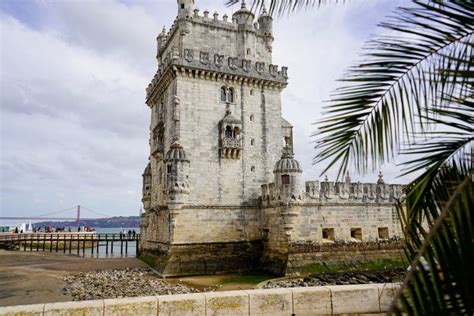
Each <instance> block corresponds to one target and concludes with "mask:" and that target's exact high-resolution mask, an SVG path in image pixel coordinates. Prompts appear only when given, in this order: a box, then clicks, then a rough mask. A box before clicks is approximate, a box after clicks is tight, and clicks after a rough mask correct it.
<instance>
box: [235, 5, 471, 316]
mask: <svg viewBox="0 0 474 316" xmlns="http://www.w3.org/2000/svg"><path fill="white" fill-rule="evenodd" d="M233 2H237V1H236V0H230V1H229V3H233ZM268 2H269V11H270V12H271V13H273V14H279V15H281V14H284V13H289V12H293V11H297V10H299V9H302V8H309V7H313V6H315V5H317V6H319V5H321V4H323V3H326V2H331V1H323V0H319V1H318V0H313V1H311V0H280V1H278V0H270V1H268ZM332 2H337V1H332ZM262 4H263V1H261V0H256V1H255V2H254V5H253V9H254V10H256V11H258V10H260V9H261V6H262ZM380 27H381V28H382V29H384V30H385V32H386V33H385V35H381V36H377V37H374V38H373V39H372V40H370V41H369V42H368V43H367V44H366V45H365V47H364V54H363V56H362V57H363V61H362V62H359V63H358V64H356V65H355V66H353V67H352V68H350V69H349V71H348V74H347V76H345V77H344V78H343V79H342V80H341V82H342V86H341V88H339V89H337V90H336V91H335V92H334V93H333V94H332V96H331V100H330V101H329V103H328V106H326V107H325V115H324V117H323V119H322V120H321V121H320V122H319V123H318V124H319V128H318V131H317V132H316V133H314V135H313V136H314V137H315V149H316V150H317V155H316V157H315V158H314V160H313V162H314V163H317V164H322V163H325V164H326V168H325V170H324V171H323V173H324V172H326V171H327V170H329V169H331V168H336V169H337V170H338V176H341V175H342V174H344V173H345V172H346V171H347V169H348V168H349V166H353V167H355V168H356V169H357V170H358V171H359V172H362V173H364V172H366V171H368V170H369V169H372V170H374V169H376V168H378V167H379V166H380V165H381V164H383V163H386V162H388V161H390V160H391V159H392V158H393V157H395V156H396V155H402V156H406V157H414V158H411V160H409V161H408V162H406V163H405V168H406V169H405V174H419V175H418V176H416V179H415V180H413V181H412V182H411V183H410V184H409V185H408V186H407V188H406V199H405V200H404V201H399V204H398V209H399V215H400V218H401V221H402V225H403V227H404V234H405V249H404V250H405V254H406V257H407V259H408V260H409V261H410V262H412V264H411V267H410V271H409V272H408V273H407V276H406V279H405V281H404V283H403V285H402V289H401V290H400V292H399V293H398V295H397V297H396V299H395V301H394V304H393V306H392V308H391V310H390V313H396V314H400V313H407V312H408V313H409V314H421V315H430V314H447V313H451V314H473V313H474V269H473V268H472V267H474V214H473V211H474V201H473V199H474V192H473V181H474V174H473V168H472V161H473V158H474V148H473V147H474V146H473V145H474V117H473V113H474V76H473V74H474V58H473V55H474V54H473V47H474V44H473V43H474V38H473V37H474V35H473V31H474V2H473V1H472V0H449V1H448V0H444V1H441V0H438V1H436V0H431V1H430V0H425V1H422V0H413V1H412V2H411V4H410V6H409V7H405V8H398V9H396V10H395V11H394V12H393V14H392V15H391V16H389V17H388V18H386V20H385V21H384V22H383V23H381V24H380ZM421 259H423V260H421Z"/></svg>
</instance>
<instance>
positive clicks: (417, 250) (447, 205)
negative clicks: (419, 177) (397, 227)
mask: <svg viewBox="0 0 474 316" xmlns="http://www.w3.org/2000/svg"><path fill="white" fill-rule="evenodd" d="M459 167H460V166H453V167H449V168H448V167H446V168H442V169H441V171H440V174H439V175H438V178H437V180H436V181H434V185H433V189H432V191H431V192H430V193H431V194H433V196H436V197H437V198H436V199H435V204H430V205H426V206H425V211H426V213H427V214H431V215H432V216H433V215H434V217H433V218H435V221H434V222H432V223H431V225H430V227H429V230H428V231H427V229H426V228H427V227H426V223H425V225H423V224H421V223H422V222H419V221H412V222H410V221H409V219H408V218H407V217H406V216H404V215H403V213H404V207H403V205H402V204H399V205H398V210H399V214H400V218H401V219H402V222H403V223H404V225H405V227H406V229H405V231H404V232H405V243H406V247H405V253H406V256H407V258H408V259H409V260H410V261H411V262H412V264H411V265H410V270H409V273H408V274H407V276H406V278H405V280H404V283H403V285H402V287H401V290H400V291H399V293H398V294H397V296H396V299H395V302H394V304H393V305H392V307H391V310H390V311H389V313H395V314H402V313H404V312H409V313H410V314H417V315H431V314H449V313H451V314H471V315H472V313H473V312H474V305H473V303H474V270H473V269H472V266H474V250H473V249H474V248H473V246H474V245H473V240H474V217H473V216H472V215H473V214H472V210H473V209H474V190H473V189H474V188H473V183H472V181H471V179H470V176H467V177H466V176H464V175H463V174H461V173H459V172H458V170H459ZM461 169H462V168H461ZM433 213H436V214H433ZM430 217H431V216H430ZM427 222H429V221H427ZM422 258H424V259H425V260H424V261H422V260H421V259H422Z"/></svg>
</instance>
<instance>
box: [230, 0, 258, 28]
mask: <svg viewBox="0 0 474 316" xmlns="http://www.w3.org/2000/svg"><path fill="white" fill-rule="evenodd" d="M254 18H255V15H254V14H253V13H252V11H250V10H249V9H247V5H246V4H245V0H242V4H241V6H240V10H238V11H237V12H235V13H234V14H233V15H232V20H234V21H236V23H237V24H238V25H239V28H250V29H253V20H254Z"/></svg>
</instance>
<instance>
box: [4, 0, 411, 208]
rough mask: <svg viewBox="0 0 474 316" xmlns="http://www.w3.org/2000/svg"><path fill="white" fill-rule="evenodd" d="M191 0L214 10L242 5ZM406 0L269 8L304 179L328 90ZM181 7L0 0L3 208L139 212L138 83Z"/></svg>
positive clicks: (142, 135)
mask: <svg viewBox="0 0 474 316" xmlns="http://www.w3.org/2000/svg"><path fill="white" fill-rule="evenodd" d="M196 2H197V5H196V6H197V7H198V8H199V9H201V12H202V11H204V9H209V11H210V12H214V11H216V10H217V11H218V12H219V13H220V16H222V15H223V14H224V13H225V12H227V13H228V14H229V15H230V14H231V13H232V12H233V11H234V10H235V9H236V8H237V7H238V6H235V7H234V8H226V7H225V5H224V1H204V0H196ZM403 3H406V0H353V1H350V2H348V3H346V4H337V5H327V6H323V7H322V8H320V9H319V10H317V9H314V10H311V11H308V12H301V13H299V14H294V15H291V16H289V17H284V18H278V19H276V20H275V23H274V36H275V43H274V49H273V52H274V53H273V54H274V63H275V64H278V65H280V66H281V65H286V66H288V67H289V76H290V80H289V85H288V87H287V88H286V90H285V91H284V93H283V95H282V103H283V113H284V116H285V118H286V119H288V120H289V121H290V122H291V123H293V125H294V126H295V128H294V137H295V152H296V158H297V159H298V160H299V161H300V162H301V163H302V165H303V167H304V179H305V180H309V179H318V178H319V174H320V172H321V170H322V169H323V166H318V165H316V166H314V165H312V164H311V160H312V157H313V156H314V155H315V152H314V149H313V148H312V144H311V141H312V139H311V137H310V134H311V133H312V132H313V131H314V130H315V127H314V126H313V125H312V123H314V122H316V121H317V120H318V119H319V118H320V117H321V105H322V103H323V101H324V100H327V99H328V98H329V95H330V92H331V91H332V90H334V89H335V88H336V87H337V83H336V80H337V79H339V78H341V77H342V75H343V73H344V71H345V70H346V69H347V68H348V67H349V66H350V65H351V64H352V63H353V62H354V61H356V60H358V59H359V53H360V48H361V46H362V44H363V43H364V41H365V40H367V39H368V38H369V36H370V35H371V34H373V33H376V32H378V31H377V28H376V25H377V23H378V22H380V21H381V20H382V19H383V18H384V16H386V15H387V14H389V13H390V11H391V10H393V9H394V8H395V7H396V6H397V5H400V4H403ZM176 11H177V5H176V1H173V0H168V1H164V0H139V1H135V0H133V1H132V0H129V1H112V0H84V1H79V0H57V1H46V0H38V1H34V0H21V1H17V0H2V1H0V32H1V34H0V54H1V55H0V60H1V65H0V66H1V67H0V71H1V73H0V76H1V77H0V80H1V83H0V103H1V109H0V116H1V122H0V124H1V126H0V129H1V144H0V145H1V148H0V149H1V161H0V164H1V174H0V176H1V178H0V185H1V192H0V194H1V205H0V207H1V209H0V215H3V216H26V215H33V214H36V215H39V214H44V213H49V212H54V211H57V210H61V209H65V208H68V207H71V206H74V205H77V204H82V205H84V206H86V207H88V208H90V209H93V210H97V211H100V212H102V213H105V214H111V215H137V214H138V210H139V209H140V207H141V202H140V200H141V173H142V171H143V168H144V167H145V165H146V163H147V157H148V153H149V149H148V126H149V110H148V108H147V107H146V106H145V103H144V99H145V87H146V86H147V85H148V83H149V81H150V79H151V78H152V76H153V74H154V73H155V71H156V67H157V64H156V60H155V58H154V56H155V53H156V52H155V49H156V42H155V38H156V36H157V34H158V33H159V32H160V31H161V28H162V27H163V25H166V27H167V28H169V26H170V25H171V23H172V21H173V20H174V18H175V15H176ZM382 171H383V173H384V175H385V180H386V182H397V183H403V182H404V181H407V179H404V178H398V179H396V177H397V175H398V174H399V168H397V167H395V166H394V165H388V166H385V167H384V168H382ZM331 177H332V178H333V177H334V175H333V174H331V173H329V178H330V179H331ZM352 178H353V180H355V181H357V180H361V181H376V179H377V177H376V175H375V174H368V175H356V174H352ZM69 214H70V215H73V212H70V213H69ZM92 215H93V214H90V213H89V214H88V213H87V212H85V214H84V215H83V216H92Z"/></svg>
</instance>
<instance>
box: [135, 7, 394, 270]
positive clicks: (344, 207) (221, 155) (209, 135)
mask: <svg viewBox="0 0 474 316" xmlns="http://www.w3.org/2000/svg"><path fill="white" fill-rule="evenodd" d="M209 14H210V13H209V12H207V11H205V12H204V13H203V15H201V14H200V12H199V10H198V9H195V7H194V1H193V0H179V1H178V16H177V18H176V20H175V22H174V23H173V25H172V27H171V29H170V30H169V31H168V32H166V31H165V30H163V31H162V32H161V33H160V34H159V36H158V38H157V42H158V46H157V61H158V70H157V72H156V75H155V76H154V78H153V79H152V81H151V83H150V85H149V86H148V87H147V89H146V104H147V105H148V107H149V108H150V110H151V119H150V122H151V124H150V163H149V164H148V166H147V168H146V169H145V172H144V174H143V180H144V182H143V203H144V209H145V212H144V214H143V215H142V240H141V249H142V253H144V254H145V255H148V256H152V257H154V258H156V265H157V266H158V268H159V270H160V272H161V273H163V274H164V275H178V274H193V273H219V272H229V271H236V270H246V269H248V268H251V267H252V266H253V267H254V265H255V264H258V262H260V261H259V260H260V257H261V256H262V255H263V257H266V258H267V259H268V258H272V256H275V254H276V256H277V257H279V258H281V257H284V258H286V259H285V260H288V254H289V250H288V249H289V248H291V247H290V245H291V244H293V243H298V242H312V243H322V242H325V241H328V242H338V241H345V242H347V241H355V240H356V239H357V240H358V241H359V240H360V241H377V240H379V239H389V238H392V237H398V236H399V235H400V231H399V229H398V218H396V215H394V206H393V203H394V201H395V199H396V198H398V197H400V196H401V187H400V186H394V185H391V186H390V185H385V184H384V183H382V182H383V181H382V180H380V181H379V183H378V184H364V185H362V184H357V183H351V181H350V180H346V182H344V183H338V184H333V183H332V182H329V181H324V182H317V181H316V182H307V183H306V188H305V189H306V190H305V192H303V190H302V188H301V174H302V170H301V168H300V167H299V164H298V162H297V161H296V160H294V158H293V135H292V126H291V124H290V123H289V122H288V121H286V120H285V119H283V118H282V111H281V92H282V90H283V89H284V88H285V87H286V85H287V80H288V73H287V68H286V67H278V66H277V65H273V64H272V43H273V34H272V18H271V17H270V16H268V15H267V14H266V12H265V11H264V12H262V13H261V14H260V16H259V17H258V19H255V16H254V14H253V13H252V12H250V11H249V10H248V9H246V8H245V4H242V8H241V9H240V10H239V11H237V12H235V13H234V14H233V16H232V17H228V16H226V15H224V16H223V17H222V18H219V15H218V14H217V13H214V14H212V15H209ZM379 228H381V229H382V231H381V230H380V229H379ZM357 229H358V230H357ZM387 232H388V234H387ZM382 236H383V237H384V238H381V237H382ZM323 237H324V238H323ZM356 237H357V238H356ZM385 237H386V238H385ZM219 249H223V250H222V251H220V253H217V252H219ZM191 253H192V254H194V255H191ZM246 257H248V258H252V260H253V261H252V260H247V261H248V263H245V260H246ZM242 259H243V261H242ZM270 260H271V259H270ZM242 264H243V265H244V266H241V265H242ZM247 264H248V266H247ZM200 265H201V266H202V267H197V266H200ZM191 267H192V268H191ZM254 268H255V267H254Z"/></svg>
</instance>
